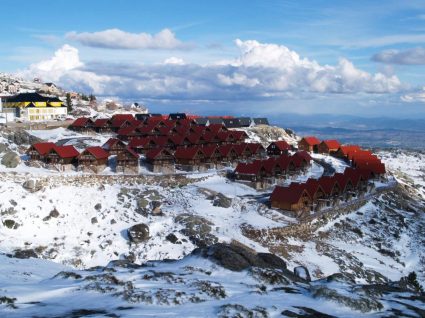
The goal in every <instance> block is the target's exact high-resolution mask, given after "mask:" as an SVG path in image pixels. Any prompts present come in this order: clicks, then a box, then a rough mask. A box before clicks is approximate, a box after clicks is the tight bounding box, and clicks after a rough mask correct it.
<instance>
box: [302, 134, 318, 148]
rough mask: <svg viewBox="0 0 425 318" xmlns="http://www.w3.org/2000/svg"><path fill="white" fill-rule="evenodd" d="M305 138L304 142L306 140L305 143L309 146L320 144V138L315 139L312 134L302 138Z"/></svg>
mask: <svg viewBox="0 0 425 318" xmlns="http://www.w3.org/2000/svg"><path fill="white" fill-rule="evenodd" d="M303 139H304V140H305V142H307V144H309V145H310V146H315V145H318V144H320V140H319V139H317V138H316V137H314V136H308V137H304V138H303Z"/></svg>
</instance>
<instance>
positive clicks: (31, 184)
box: [22, 179, 42, 192]
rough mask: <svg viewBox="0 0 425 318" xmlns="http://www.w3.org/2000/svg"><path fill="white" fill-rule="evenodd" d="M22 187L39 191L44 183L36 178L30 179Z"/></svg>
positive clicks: (31, 190) (30, 190)
mask: <svg viewBox="0 0 425 318" xmlns="http://www.w3.org/2000/svg"><path fill="white" fill-rule="evenodd" d="M22 187H23V188H24V189H26V190H28V191H29V192H37V191H39V190H41V188H42V185H41V182H39V181H38V180H36V179H29V180H27V181H25V182H24V183H23V184H22Z"/></svg>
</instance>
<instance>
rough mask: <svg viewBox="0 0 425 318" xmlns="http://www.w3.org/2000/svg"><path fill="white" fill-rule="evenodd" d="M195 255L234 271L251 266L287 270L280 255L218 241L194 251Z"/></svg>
mask: <svg viewBox="0 0 425 318" xmlns="http://www.w3.org/2000/svg"><path fill="white" fill-rule="evenodd" d="M193 254H194V255H200V256H202V257H205V258H208V259H210V260H212V261H213V262H215V263H217V264H219V265H220V266H222V267H224V268H227V269H229V270H232V271H242V270H245V269H248V268H250V267H259V268H274V269H281V270H286V264H285V262H284V261H283V260H282V259H280V258H279V257H278V256H276V255H273V254H268V253H261V255H259V254H257V253H256V252H254V251H252V250H249V249H248V248H245V247H243V246H241V245H233V244H224V243H217V244H214V245H211V246H209V247H205V248H198V249H195V250H194V251H193Z"/></svg>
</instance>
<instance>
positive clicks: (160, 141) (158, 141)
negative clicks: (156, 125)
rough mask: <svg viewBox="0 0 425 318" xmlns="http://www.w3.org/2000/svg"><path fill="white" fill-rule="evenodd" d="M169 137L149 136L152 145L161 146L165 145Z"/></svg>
mask: <svg viewBox="0 0 425 318" xmlns="http://www.w3.org/2000/svg"><path fill="white" fill-rule="evenodd" d="M167 141H168V137H167V136H150V137H148V143H149V144H150V145H152V144H153V145H155V146H157V147H158V146H159V147H164V146H165V145H166V144H167Z"/></svg>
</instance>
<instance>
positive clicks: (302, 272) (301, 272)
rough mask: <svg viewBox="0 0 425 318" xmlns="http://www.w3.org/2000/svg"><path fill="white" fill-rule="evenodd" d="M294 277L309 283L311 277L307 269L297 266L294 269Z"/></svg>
mask: <svg viewBox="0 0 425 318" xmlns="http://www.w3.org/2000/svg"><path fill="white" fill-rule="evenodd" d="M294 275H295V276H297V277H298V278H301V279H304V280H305V281H307V282H311V276H310V272H309V271H308V269H307V268H306V267H304V266H297V267H295V268H294Z"/></svg>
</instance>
